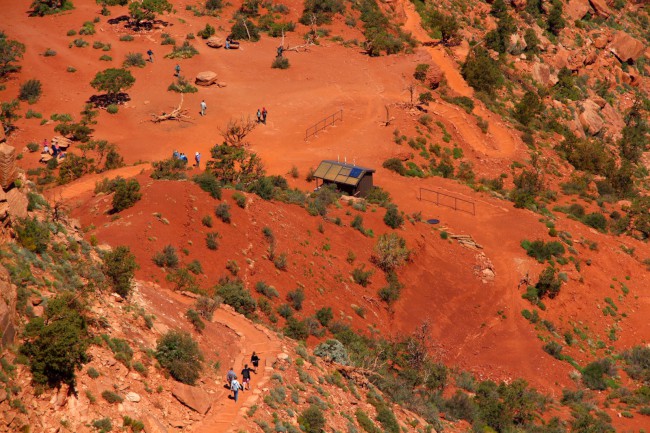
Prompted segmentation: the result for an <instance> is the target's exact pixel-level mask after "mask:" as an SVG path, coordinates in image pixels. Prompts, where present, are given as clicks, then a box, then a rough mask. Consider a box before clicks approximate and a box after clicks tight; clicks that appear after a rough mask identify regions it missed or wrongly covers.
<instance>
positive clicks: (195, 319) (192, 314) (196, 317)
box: [185, 309, 205, 334]
mask: <svg viewBox="0 0 650 433" xmlns="http://www.w3.org/2000/svg"><path fill="white" fill-rule="evenodd" d="M185 317H186V318H187V320H189V321H190V323H191V324H192V326H194V330H195V331H196V332H198V333H199V334H200V333H202V332H203V330H204V329H205V323H203V320H201V315H200V314H199V313H198V312H197V311H196V310H192V309H189V310H187V312H186V313H185Z"/></svg>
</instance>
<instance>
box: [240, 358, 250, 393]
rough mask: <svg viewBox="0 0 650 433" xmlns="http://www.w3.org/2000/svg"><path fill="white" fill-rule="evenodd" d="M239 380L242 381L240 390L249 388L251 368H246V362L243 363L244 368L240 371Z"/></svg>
mask: <svg viewBox="0 0 650 433" xmlns="http://www.w3.org/2000/svg"><path fill="white" fill-rule="evenodd" d="M241 382H242V388H241V390H242V391H244V390H245V389H248V390H250V389H251V369H250V368H248V364H244V369H243V370H242V371H241Z"/></svg>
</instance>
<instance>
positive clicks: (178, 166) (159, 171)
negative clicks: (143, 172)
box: [151, 158, 187, 180]
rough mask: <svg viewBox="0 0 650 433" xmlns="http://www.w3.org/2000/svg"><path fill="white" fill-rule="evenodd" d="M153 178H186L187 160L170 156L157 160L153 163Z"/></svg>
mask: <svg viewBox="0 0 650 433" xmlns="http://www.w3.org/2000/svg"><path fill="white" fill-rule="evenodd" d="M152 166H153V171H152V172H151V178H152V179H156V180H160V179H167V180H181V179H186V178H187V175H186V173H185V172H186V171H187V162H185V161H184V160H182V159H179V158H168V159H164V160H162V161H155V162H154V163H153V164H152Z"/></svg>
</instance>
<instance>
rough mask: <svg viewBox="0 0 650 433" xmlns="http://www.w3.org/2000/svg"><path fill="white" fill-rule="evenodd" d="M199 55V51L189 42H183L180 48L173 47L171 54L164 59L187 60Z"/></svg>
mask: <svg viewBox="0 0 650 433" xmlns="http://www.w3.org/2000/svg"><path fill="white" fill-rule="evenodd" d="M197 54H199V51H198V50H197V49H196V48H194V47H193V46H192V45H191V44H190V43H189V41H184V42H183V45H181V46H180V47H179V46H177V45H174V47H173V48H172V52H171V53H169V54H167V55H166V56H165V58H167V59H189V58H192V57H194V56H195V55H197Z"/></svg>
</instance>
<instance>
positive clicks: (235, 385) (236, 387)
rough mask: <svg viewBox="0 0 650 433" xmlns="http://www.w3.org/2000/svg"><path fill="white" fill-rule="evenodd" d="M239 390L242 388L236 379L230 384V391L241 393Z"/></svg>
mask: <svg viewBox="0 0 650 433" xmlns="http://www.w3.org/2000/svg"><path fill="white" fill-rule="evenodd" d="M239 388H241V385H239V382H237V380H236V379H233V380H232V382H230V390H231V391H239Z"/></svg>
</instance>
